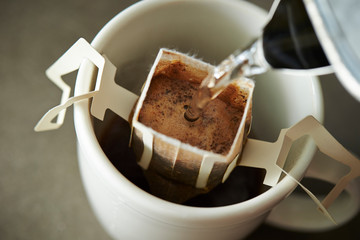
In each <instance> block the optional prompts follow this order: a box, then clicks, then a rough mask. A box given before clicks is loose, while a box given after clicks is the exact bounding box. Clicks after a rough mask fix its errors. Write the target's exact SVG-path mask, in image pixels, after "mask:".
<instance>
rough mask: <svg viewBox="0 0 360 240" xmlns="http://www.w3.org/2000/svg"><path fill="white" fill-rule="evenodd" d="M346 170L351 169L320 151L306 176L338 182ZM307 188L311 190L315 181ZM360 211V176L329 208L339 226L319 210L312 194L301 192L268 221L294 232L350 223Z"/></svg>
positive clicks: (349, 184)
mask: <svg viewBox="0 0 360 240" xmlns="http://www.w3.org/2000/svg"><path fill="white" fill-rule="evenodd" d="M344 170H348V169H345V168H340V169H339V165H338V163H336V162H335V161H329V159H328V157H327V156H325V155H321V154H316V157H315V158H314V159H313V160H312V162H311V164H310V167H309V169H308V170H307V172H306V174H305V177H304V178H309V179H311V180H313V179H315V180H321V181H323V182H326V183H330V184H331V185H335V184H336V183H338V182H339V179H340V178H341V177H342V176H343V175H344V174H346V173H345V172H344ZM315 184H319V182H318V181H317V182H316V183H315ZM306 187H308V188H310V189H311V182H309V184H308V185H307V186H306ZM317 197H322V196H317ZM323 204H324V202H323ZM325 204H326V202H325ZM359 210H360V178H355V179H353V180H352V181H351V182H349V183H348V184H347V187H346V188H345V189H344V192H343V193H342V194H340V195H339V196H338V197H337V198H336V200H334V202H333V203H332V204H331V206H330V207H329V208H328V211H329V212H330V214H331V215H332V217H333V218H334V219H335V221H336V225H335V224H334V223H333V222H332V221H330V220H329V219H327V218H325V217H324V215H323V214H322V213H321V212H320V211H316V205H315V204H314V201H313V200H312V199H311V198H309V196H307V195H306V194H301V193H297V192H294V193H292V194H290V195H289V196H288V197H287V198H285V199H284V200H283V201H282V202H281V203H280V204H279V205H278V206H276V207H275V208H274V209H273V210H272V211H271V213H270V215H269V217H268V218H267V220H266V223H268V224H269V225H273V226H276V227H280V228H283V229H288V230H294V231H307V232H313V231H325V230H330V229H333V228H336V227H338V226H340V225H343V224H344V223H346V222H348V221H349V220H351V219H352V218H353V217H354V216H356V215H357V214H358V213H359Z"/></svg>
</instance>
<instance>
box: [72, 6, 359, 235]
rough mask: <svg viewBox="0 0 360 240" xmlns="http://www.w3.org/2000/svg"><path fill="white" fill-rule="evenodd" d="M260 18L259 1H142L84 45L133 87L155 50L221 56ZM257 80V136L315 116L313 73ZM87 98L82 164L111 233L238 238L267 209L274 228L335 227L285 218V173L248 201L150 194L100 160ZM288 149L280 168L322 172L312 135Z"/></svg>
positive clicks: (80, 84)
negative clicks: (179, 199) (183, 201)
mask: <svg viewBox="0 0 360 240" xmlns="http://www.w3.org/2000/svg"><path fill="white" fill-rule="evenodd" d="M266 16H267V15H266V13H265V12H264V11H263V10H261V9H260V8H258V7H256V6H254V5H252V4H250V3H248V2H244V1H237V0H227V1H224V0H212V1H202V0H181V1H180V0H178V1H162V0H146V1H141V2H138V3H136V4H134V5H133V6H131V7H129V8H127V9H126V10H124V11H123V12H121V13H119V14H118V15H117V16H115V17H114V18H113V19H112V20H111V21H110V22H109V23H108V24H106V25H105V26H104V28H103V29H102V30H101V31H100V32H99V33H98V34H97V36H96V37H95V39H94V40H93V42H92V46H93V47H94V48H95V49H96V50H97V51H98V52H100V53H102V54H105V55H106V56H107V57H108V58H109V59H110V60H111V62H112V63H113V64H114V65H115V66H116V67H117V69H118V70H117V71H118V75H117V79H118V80H119V84H120V85H121V86H123V87H125V88H127V89H129V90H131V91H133V92H135V93H137V94H139V91H140V89H141V86H142V84H143V82H144V81H145V79H146V75H147V73H148V71H149V69H150V66H151V63H152V62H153V60H154V58H155V56H156V53H157V52H158V50H159V48H161V47H167V48H174V49H177V50H179V51H181V52H188V53H190V54H196V55H197V56H198V57H200V58H202V59H203V60H204V61H207V62H210V63H219V61H220V60H222V59H224V58H225V57H226V56H228V55H229V54H230V53H232V52H233V51H234V50H235V49H237V48H241V47H245V46H246V45H247V44H248V43H249V41H251V40H252V39H254V38H255V37H257V36H258V35H259V34H260V32H261V29H262V27H263V26H264V25H265V23H266V21H267V18H266ZM95 73H96V70H95V67H94V66H93V65H92V64H91V63H90V62H89V61H85V62H83V64H82V65H81V66H80V69H79V73H78V76H77V80H76V86H75V95H80V94H83V93H87V92H89V91H90V90H92V88H93V85H94V75H95ZM255 80H256V87H255V96H254V105H253V119H254V122H253V126H252V128H253V130H254V132H255V134H256V135H257V136H256V137H258V138H261V139H263V140H275V138H276V137H277V136H278V134H279V131H280V129H282V128H287V127H290V126H291V125H293V124H295V123H296V122H298V121H299V120H301V119H302V118H304V117H305V116H307V115H313V116H314V117H315V118H317V119H318V120H319V121H322V119H323V103H322V95H321V88H320V85H319V82H318V79H316V78H314V77H304V76H302V77H299V76H290V75H285V74H283V73H279V72H269V73H267V74H264V75H262V76H258V77H256V78H255ZM89 105H90V101H89V100H83V101H80V102H77V103H76V104H75V106H74V122H75V129H76V134H77V138H78V159H79V164H80V171H81V176H82V180H83V183H84V186H85V189H86V193H87V196H88V198H89V201H90V203H91V206H92V208H93V210H94V212H95V214H96V216H97V217H98V219H99V221H100V223H101V224H102V225H103V227H104V228H105V229H106V231H107V232H108V233H109V235H110V236H112V237H113V238H114V239H189V240H190V239H196V240H199V239H206V240H210V239H241V238H244V237H246V236H247V235H248V234H250V233H251V232H252V231H254V230H255V229H256V228H257V227H258V226H259V225H260V224H261V223H262V222H264V220H265V219H266V218H267V217H268V216H269V214H270V212H271V210H273V209H274V208H275V207H276V208H275V211H274V214H270V216H269V217H268V221H269V222H271V223H273V224H276V225H278V226H282V227H286V228H288V229H297V230H302V229H321V230H324V229H330V228H332V227H333V225H332V223H329V221H328V220H327V219H325V218H324V219H323V221H322V220H319V221H318V223H319V224H315V225H314V224H311V225H309V224H308V222H307V221H306V219H305V220H304V219H301V218H300V216H299V219H300V220H299V221H297V222H296V224H294V225H291V224H289V221H288V220H287V217H290V216H286V214H283V211H282V210H281V208H280V210H276V209H279V206H281V204H280V202H281V201H282V200H284V199H290V198H287V197H288V196H289V195H290V194H291V192H292V191H293V190H294V189H295V188H296V186H297V183H296V182H295V181H294V180H293V179H292V178H291V177H289V176H285V177H283V179H282V180H281V181H280V182H279V183H278V184H277V185H276V186H274V187H272V188H270V189H269V190H267V191H265V192H263V193H262V194H260V195H258V196H256V197H254V198H252V199H250V200H247V201H244V202H241V203H236V204H231V205H227V206H222V207H207V208H205V207H189V206H184V205H180V204H174V203H170V202H167V201H164V200H161V199H159V198H157V197H155V196H152V195H151V194H149V193H147V192H145V191H143V190H141V189H140V188H138V187H137V186H135V185H134V184H133V183H132V182H130V181H129V180H128V179H127V178H126V177H124V176H123V175H122V174H121V173H120V172H119V171H118V170H117V169H116V168H115V167H114V166H113V165H112V163H111V162H110V161H109V159H108V158H107V157H106V155H105V154H104V152H103V150H102V149H101V147H100V145H99V142H98V138H97V134H98V133H99V132H101V131H103V129H102V127H103V126H105V125H106V123H104V124H100V125H96V124H94V123H93V118H92V116H91V114H90V112H89ZM295 148H296V149H295V150H296V152H298V153H300V154H297V156H296V158H294V159H292V160H293V163H292V164H290V165H288V166H287V169H286V170H287V171H288V172H291V175H292V176H293V177H295V178H296V179H298V180H301V179H302V177H303V176H304V175H306V174H308V173H311V174H313V173H314V172H315V174H313V175H317V176H318V177H319V176H321V175H319V174H320V173H319V172H318V170H319V169H316V168H315V167H311V169H309V170H308V171H307V169H308V167H309V166H310V163H311V160H312V157H313V154H314V153H315V150H316V148H315V145H314V144H313V142H311V141H310V140H309V139H305V140H303V141H302V142H300V143H299V144H297V145H295ZM292 160H291V159H290V162H291V161H292ZM331 169H332V170H333V171H335V172H336V169H335V168H331ZM324 178H326V176H325V177H324ZM350 188H351V186H350ZM234 191H236V189H234ZM358 192H359V191H358V189H357V192H356V191H355V190H352V195H351V196H352V198H351V199H352V200H351V201H352V204H353V205H351V208H350V209H344V211H341V212H342V213H341V214H342V215H341V216H344V217H343V218H341V221H342V222H345V221H346V220H347V219H349V218H351V217H352V216H353V215H354V214H356V211H357V210H358V208H359V201H358V200H359V196H355V197H353V196H354V193H355V194H356V193H358ZM354 199H355V200H354ZM356 199H357V200H356ZM279 204H280V205H279ZM287 204H288V205H289V203H287ZM290 204H291V203H290ZM354 206H355V207H354ZM354 209H355V210H354ZM302 212H303V213H304V214H305V218H306V217H311V218H313V216H310V214H311V213H312V212H316V207H315V208H313V209H308V210H306V209H305V210H303V211H302Z"/></svg>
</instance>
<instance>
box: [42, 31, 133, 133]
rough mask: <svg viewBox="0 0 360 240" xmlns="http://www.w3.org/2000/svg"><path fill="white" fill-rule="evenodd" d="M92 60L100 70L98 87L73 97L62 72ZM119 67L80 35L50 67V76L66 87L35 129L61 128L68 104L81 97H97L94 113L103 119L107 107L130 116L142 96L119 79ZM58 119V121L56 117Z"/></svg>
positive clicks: (59, 84) (72, 69) (92, 108)
mask: <svg viewBox="0 0 360 240" xmlns="http://www.w3.org/2000/svg"><path fill="white" fill-rule="evenodd" d="M85 59H87V60H90V61H91V62H92V63H93V64H94V65H95V66H96V67H97V68H98V74H97V79H96V86H95V89H94V91H90V92H88V93H85V94H82V95H78V96H74V97H71V98H69V96H70V91H71V87H70V86H69V85H67V84H66V83H65V82H64V80H63V79H62V76H63V75H65V74H68V73H70V72H73V71H75V70H77V69H79V68H80V65H81V63H82V62H83V61H84V60H85ZM115 73H116V67H115V66H114V65H113V64H112V63H111V62H110V60H109V59H108V58H107V57H106V56H104V55H101V54H100V53H98V52H97V51H96V50H95V49H94V48H93V47H92V46H91V45H90V44H89V43H88V42H87V41H86V40H85V39H83V38H80V39H79V40H78V41H77V42H76V43H75V44H74V45H73V46H72V47H71V48H70V49H69V50H68V51H66V52H65V53H64V55H62V56H61V57H60V58H59V59H58V60H57V61H56V62H55V63H54V64H53V65H51V66H50V67H49V68H48V69H47V70H46V75H47V76H48V78H49V79H50V80H51V81H52V82H54V83H55V84H56V85H57V86H58V87H59V88H60V89H61V90H62V91H63V93H62V97H61V102H60V105H58V106H56V107H54V108H52V109H50V110H49V111H48V112H47V113H46V114H45V115H44V116H43V117H42V118H41V119H40V121H39V122H38V123H37V125H36V126H35V131H47V130H53V129H57V128H59V127H60V126H61V125H62V124H63V122H64V118H65V111H66V108H68V107H69V106H71V105H72V104H73V103H75V102H77V101H81V100H84V99H88V98H91V97H93V98H94V99H93V102H92V105H91V113H92V115H93V116H94V117H96V118H98V119H100V120H103V118H104V115H105V111H106V109H111V110H112V111H114V112H115V113H116V114H118V115H119V116H121V117H122V118H124V119H125V120H128V117H129V115H130V112H131V110H132V107H133V106H134V104H135V102H136V100H137V99H138V96H137V95H136V94H134V93H132V92H130V91H128V90H126V89H125V88H123V87H121V86H119V85H117V84H116V83H115ZM56 117H57V119H56V122H53V120H54V119H55V118H56Z"/></svg>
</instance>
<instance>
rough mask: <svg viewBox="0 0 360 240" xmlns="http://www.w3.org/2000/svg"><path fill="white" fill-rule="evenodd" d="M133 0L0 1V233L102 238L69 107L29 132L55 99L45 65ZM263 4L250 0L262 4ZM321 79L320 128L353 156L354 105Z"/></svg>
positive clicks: (269, 233)
mask: <svg viewBox="0 0 360 240" xmlns="http://www.w3.org/2000/svg"><path fill="white" fill-rule="evenodd" d="M134 2H136V1H130V0H122V1H119V0H102V1H88V0H87V1H86V0H75V1H74V0H33V1H26V0H2V1H1V5H0V89H1V94H0V101H1V103H0V112H1V117H0V157H1V158H0V239H109V236H108V235H107V234H106V233H105V232H104V230H103V229H102V227H101V226H100V225H99V223H98V221H97V220H96V218H95V216H94V214H93V212H92V210H91V208H90V206H89V203H88V201H87V199H86V196H85V192H84V189H83V187H82V183H81V179H80V175H79V170H78V163H77V158H76V147H75V141H76V140H75V139H76V136H75V133H74V126H73V122H72V113H71V111H68V114H67V116H66V119H65V124H64V126H63V127H62V128H61V130H59V131H51V132H44V133H35V132H34V131H33V127H34V125H35V124H36V122H37V121H38V120H39V118H40V117H41V116H42V115H43V114H44V113H45V112H46V111H47V110H48V109H49V108H50V107H52V106H55V105H56V104H58V101H59V99H60V92H59V91H58V90H57V89H56V87H55V86H54V85H53V84H52V83H50V81H48V80H47V78H46V76H45V74H44V71H45V69H46V68H47V67H48V66H49V65H50V64H51V63H53V62H54V61H55V60H56V59H57V58H58V57H59V56H60V55H61V54H62V53H64V51H65V50H67V49H68V47H69V46H71V45H72V44H73V43H74V42H75V41H76V40H77V39H78V38H79V37H84V38H85V39H87V40H89V41H91V39H93V37H94V36H95V34H96V33H97V32H98V31H99V30H100V29H101V27H102V26H103V25H104V24H105V23H106V22H107V21H109V20H110V19H111V18H112V17H113V16H114V15H116V14H117V13H118V12H120V11H121V10H122V9H124V8H125V7H127V6H129V5H131V4H133V3H134ZM269 2H270V1H269ZM269 2H265V1H260V0H258V1H256V3H257V4H260V5H262V7H265V8H267V7H268V6H269ZM321 83H322V87H323V91H324V102H325V110H326V114H325V122H324V124H325V126H326V127H327V128H328V130H329V131H330V132H331V133H332V134H333V135H334V136H335V137H336V138H337V139H338V140H339V141H340V142H341V143H342V144H343V145H344V146H345V147H346V148H348V149H349V150H351V151H352V152H354V153H355V154H357V155H358V156H360V146H359V145H360V141H359V138H360V128H359V126H358V124H359V123H360V103H359V102H356V101H355V100H354V99H353V98H352V97H351V96H349V94H347V92H346V91H345V90H344V89H343V87H342V86H341V85H340V84H339V82H338V81H337V79H336V77H335V76H333V75H330V76H326V77H322V78H321ZM70 84H72V85H73V83H71V82H70ZM359 224H360V218H359V215H358V216H357V217H356V218H355V219H354V220H352V221H351V222H349V223H348V224H346V225H345V226H342V227H340V228H338V229H336V230H333V231H330V232H325V233H315V234H304V233H294V232H290V231H282V230H279V229H275V228H272V227H270V226H267V225H263V226H261V227H260V228H259V229H258V230H257V231H256V232H255V233H254V234H253V235H251V236H250V237H249V239H264V238H267V239H273V238H274V239H275V237H276V236H277V237H279V236H280V237H281V239H284V238H289V239H290V238H291V239H339V238H342V239H359V238H357V237H358V236H360V231H359V229H358V227H359V226H360V225H359ZM356 236H357V237H356Z"/></svg>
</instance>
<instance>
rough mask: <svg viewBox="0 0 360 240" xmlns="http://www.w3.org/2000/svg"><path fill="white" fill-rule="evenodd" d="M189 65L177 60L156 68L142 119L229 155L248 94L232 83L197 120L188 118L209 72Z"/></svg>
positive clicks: (157, 128) (185, 140) (169, 133)
mask: <svg viewBox="0 0 360 240" xmlns="http://www.w3.org/2000/svg"><path fill="white" fill-rule="evenodd" d="M188 68H189V66H187V65H185V64H184V63H182V62H180V61H177V62H173V63H171V64H170V65H168V66H167V67H166V68H163V69H161V71H157V73H156V74H155V75H154V77H153V79H152V80H151V85H150V88H149V90H148V92H147V95H146V98H145V100H144V103H143V106H142V108H141V111H140V114H139V118H138V119H139V122H141V123H143V124H144V125H146V126H148V127H151V128H152V129H154V130H155V131H157V132H159V133H162V134H164V135H166V136H169V137H172V138H175V139H178V140H180V141H181V142H183V143H188V144H190V145H192V146H195V147H198V148H200V149H202V150H206V151H212V152H215V153H218V154H224V155H226V154H227V153H228V152H229V150H230V148H231V145H232V143H233V141H234V138H235V136H236V133H237V130H238V128H239V125H240V121H241V119H242V117H243V112H244V109H245V105H246V102H247V95H248V94H247V92H244V91H241V89H240V88H239V87H237V86H236V85H229V86H228V87H227V88H226V89H225V90H224V91H223V92H222V93H221V94H220V95H219V96H218V97H217V98H215V99H214V100H212V101H210V103H209V104H208V105H207V106H206V107H205V108H204V109H203V112H202V114H201V117H200V118H199V119H198V120H197V121H194V122H190V121H187V120H186V119H185V118H184V117H183V116H184V113H185V111H186V109H187V107H188V106H189V104H190V103H191V100H192V97H193V96H194V95H195V93H196V92H197V90H198V88H199V84H200V83H201V81H202V79H203V78H204V77H205V76H206V74H207V73H205V72H203V73H201V74H199V72H198V71H196V74H192V73H193V71H192V70H191V69H188ZM174 73H176V74H174ZM189 79H191V80H190V81H189Z"/></svg>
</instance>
